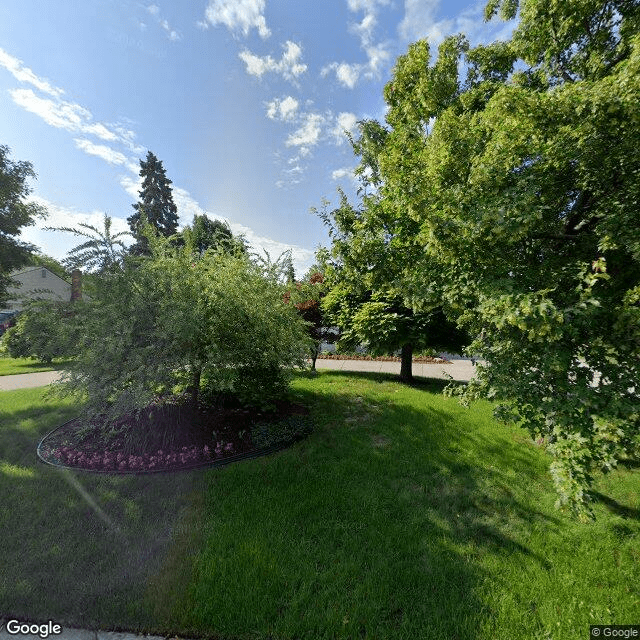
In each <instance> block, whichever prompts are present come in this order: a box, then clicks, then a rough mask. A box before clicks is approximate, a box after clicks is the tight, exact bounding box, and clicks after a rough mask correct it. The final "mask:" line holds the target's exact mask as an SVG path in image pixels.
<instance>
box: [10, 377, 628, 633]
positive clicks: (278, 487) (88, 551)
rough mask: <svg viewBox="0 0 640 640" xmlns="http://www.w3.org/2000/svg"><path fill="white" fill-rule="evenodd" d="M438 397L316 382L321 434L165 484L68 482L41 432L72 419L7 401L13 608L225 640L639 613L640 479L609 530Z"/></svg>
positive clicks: (475, 411) (605, 618) (25, 395)
mask: <svg viewBox="0 0 640 640" xmlns="http://www.w3.org/2000/svg"><path fill="white" fill-rule="evenodd" d="M441 389H442V384H441V383H439V382H427V381H423V382H419V383H417V384H415V385H414V386H412V387H407V386H403V385H401V384H400V383H399V382H397V381H396V380H395V379H394V377H393V376H389V375H384V374H353V373H345V372H337V371H327V370H324V371H321V372H319V374H318V375H317V376H310V375H308V374H304V373H300V374H297V375H296V378H295V380H294V383H293V385H292V396H293V397H294V398H295V399H297V400H298V401H299V402H302V403H304V404H307V405H308V406H309V407H310V408H311V411H312V415H313V418H314V420H315V423H316V430H315V432H314V433H313V434H312V435H311V436H310V437H309V438H308V439H307V440H305V441H303V442H300V443H298V444H296V445H294V446H293V447H292V448H290V449H288V450H286V451H283V452H280V453H278V454H275V455H271V456H269V457H265V458H258V459H255V460H250V461H245V462H242V463H237V464H234V465H230V466H228V467H223V468H220V469H211V470H205V471H197V472H190V473H179V474H173V475H166V476H146V477H145V476H141V477H129V476H123V477H114V478H111V477H107V476H93V475H89V474H82V473H63V472H61V471H58V470H56V469H53V468H50V467H45V466H43V465H41V464H36V462H35V445H36V444H37V441H38V438H39V437H40V436H41V435H42V434H44V433H46V431H47V430H49V429H50V428H52V426H54V425H55V424H59V423H61V422H63V421H64V420H66V419H68V418H69V417H71V416H72V415H73V413H74V410H73V408H72V407H71V406H70V405H69V404H67V403H64V402H60V401H57V402H56V403H53V404H51V405H47V404H43V403H42V401H41V400H40V399H39V394H40V393H41V391H40V390H28V391H19V392H4V393H2V394H0V424H1V425H2V430H1V432H0V459H1V460H2V462H1V463H0V464H1V465H2V466H1V467H0V470H1V471H2V473H1V474H0V494H1V495H3V496H7V498H4V499H3V501H2V504H1V507H0V509H2V510H1V511H0V514H1V516H0V535H1V539H2V540H3V545H4V547H5V549H6V558H7V562H5V564H4V565H3V569H2V572H3V574H4V575H2V576H0V611H2V612H4V613H8V614H10V615H16V616H29V617H30V618H31V619H34V620H47V619H54V620H57V621H62V622H63V623H65V624H67V625H69V626H91V627H101V628H113V629H129V630H138V631H146V632H151V633H157V634H167V635H168V634H178V635H182V636H186V637H211V638H214V637H215V638H223V639H231V638H246V639H249V638H252V639H264V640H266V639H267V638H274V639H275V638H282V639H284V638H290V639H293V638H300V639H302V638H309V639H312V638H314V639H315V638H354V639H361V638H371V639H374V638H376V639H377V638H380V639H386V638H407V639H409V638H411V639H414V638H425V639H436V640H437V639H442V640H444V639H447V640H449V639H453V638H456V639H468V640H475V639H487V640H490V639H491V640H493V639H501V638H504V639H505V640H506V639H512V638H513V639H519V638H521V639H522V640H525V639H526V640H530V639H532V638H540V639H542V638H545V639H547V638H556V639H558V640H565V639H573V638H575V639H581V638H585V637H587V636H588V632H589V624H598V623H600V624H603V623H617V624H629V623H633V622H637V621H638V620H639V619H640V618H639V613H640V471H639V467H638V464H637V463H628V464H626V465H624V466H621V468H620V469H619V470H617V471H616V472H614V473H613V474H611V475H609V476H607V477H602V478H599V479H598V481H597V487H596V489H597V497H598V502H597V504H596V514H597V521H596V522H595V523H594V524H580V523H578V522H576V521H575V520H573V519H571V518H570V517H568V516H566V515H563V514H562V513H560V512H558V511H556V510H555V508H554V502H555V499H556V496H555V493H554V491H553V486H552V482H551V479H550V476H549V474H548V464H549V460H548V458H547V455H546V454H545V452H544V450H542V449H541V448H539V447H537V446H535V445H534V444H533V443H532V442H530V440H529V439H528V436H527V435H526V434H525V433H524V432H523V431H522V430H521V429H519V428H517V427H506V426H504V425H501V424H498V423H497V422H495V421H494V420H493V418H492V417H491V405H490V404H489V403H478V404H476V405H472V407H471V408H470V409H465V408H464V407H461V406H460V405H459V404H458V403H457V402H456V400H454V399H449V398H444V397H443V396H442V395H441V394H440V391H441Z"/></svg>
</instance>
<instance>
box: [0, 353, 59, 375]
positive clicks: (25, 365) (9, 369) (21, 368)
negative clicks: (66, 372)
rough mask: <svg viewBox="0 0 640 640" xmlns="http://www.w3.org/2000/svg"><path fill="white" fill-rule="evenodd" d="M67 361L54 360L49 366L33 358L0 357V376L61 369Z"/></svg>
mask: <svg viewBox="0 0 640 640" xmlns="http://www.w3.org/2000/svg"><path fill="white" fill-rule="evenodd" d="M67 363H68V360H62V359H58V358H56V359H54V361H53V362H52V363H51V364H43V363H42V362H38V361H37V360H35V359H33V358H9V357H6V356H0V376H10V375H17V374H21V373H38V372H40V371H53V370H57V369H63V368H64V366H65V365H66V364H67Z"/></svg>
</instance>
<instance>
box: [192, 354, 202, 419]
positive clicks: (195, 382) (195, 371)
mask: <svg viewBox="0 0 640 640" xmlns="http://www.w3.org/2000/svg"><path fill="white" fill-rule="evenodd" d="M191 369H192V375H193V377H192V378H191V387H190V388H189V393H190V394H191V406H192V407H193V410H194V411H196V410H197V409H198V394H199V393H200V376H201V374H202V367H201V366H200V365H195V364H194V365H191Z"/></svg>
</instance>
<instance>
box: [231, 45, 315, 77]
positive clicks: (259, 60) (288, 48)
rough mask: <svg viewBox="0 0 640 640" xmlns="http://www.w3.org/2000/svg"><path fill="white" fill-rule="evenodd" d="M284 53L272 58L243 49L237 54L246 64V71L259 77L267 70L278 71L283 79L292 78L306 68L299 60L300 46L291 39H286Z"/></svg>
mask: <svg viewBox="0 0 640 640" xmlns="http://www.w3.org/2000/svg"><path fill="white" fill-rule="evenodd" d="M283 46H284V53H283V54H282V58H281V59H280V60H274V59H273V58H272V57H271V56H262V57H261V56H256V55H255V54H253V53H251V52H250V51H249V50H247V49H245V50H244V51H242V52H241V53H240V54H238V55H239V56H240V58H241V60H242V61H243V62H244V63H245V65H246V66H247V73H248V74H249V75H252V76H257V77H258V78H261V77H262V76H263V74H265V73H267V72H271V73H279V74H280V75H281V76H282V77H283V78H284V79H285V80H294V79H295V78H297V77H298V76H299V75H300V74H302V73H304V72H305V71H306V70H307V65H306V64H303V63H301V62H300V57H301V55H302V47H300V45H299V44H296V43H295V42H291V40H287V41H286V42H285V44H284V45H283Z"/></svg>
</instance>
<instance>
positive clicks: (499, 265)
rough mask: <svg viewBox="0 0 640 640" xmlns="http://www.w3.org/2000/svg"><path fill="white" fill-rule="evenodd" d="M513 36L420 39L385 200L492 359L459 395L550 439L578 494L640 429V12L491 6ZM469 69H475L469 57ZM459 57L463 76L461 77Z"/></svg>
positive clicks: (384, 152) (556, 464)
mask: <svg viewBox="0 0 640 640" xmlns="http://www.w3.org/2000/svg"><path fill="white" fill-rule="evenodd" d="M518 8H519V17H520V18H519V24H518V26H517V28H516V30H515V31H514V34H513V37H512V39H511V40H510V41H508V42H498V43H494V44H492V45H488V46H479V47H475V48H473V49H472V48H470V47H469V44H468V42H467V41H466V39H465V38H464V37H463V36H455V37H451V38H448V39H447V40H446V41H445V42H444V43H443V44H442V45H441V47H440V50H439V55H438V57H437V59H436V60H435V62H434V63H433V64H431V60H430V51H429V46H428V44H427V43H426V42H425V41H421V42H417V43H415V44H413V45H411V46H410V47H409V50H408V52H407V54H406V55H404V56H401V57H400V58H399V59H398V61H397V64H396V66H395V69H394V71H393V77H392V79H391V81H390V82H389V83H388V84H387V85H386V87H385V89H384V96H385V100H386V102H387V104H388V106H389V110H388V112H387V116H386V120H387V124H388V129H387V134H386V135H385V140H384V144H383V148H382V149H381V151H380V153H379V154H378V156H377V161H378V163H379V170H380V180H381V183H380V190H379V191H380V197H381V198H382V199H383V200H384V201H387V202H390V203H393V205H394V210H395V211H404V212H405V213H404V217H405V218H406V220H407V225H408V226H415V227H416V229H417V233H416V235H415V236H414V239H413V240H411V239H410V238H409V236H408V235H406V234H401V236H400V242H401V244H403V245H405V246H410V243H411V242H412V241H415V239H416V238H417V240H418V242H419V244H420V245H422V253H423V255H424V256H425V262H422V261H421V262H418V263H417V264H416V268H415V272H416V279H415V280H414V283H415V285H416V289H415V295H416V300H419V299H420V298H428V291H426V289H425V290H424V291H423V292H421V291H420V283H419V281H420V279H422V281H423V282H425V283H428V282H429V278H430V276H431V275H432V274H433V273H434V269H433V266H434V265H435V266H436V267H437V270H438V272H439V274H440V277H441V282H442V289H441V291H442V296H443V299H444V301H445V302H446V303H447V304H448V306H449V308H450V309H453V310H454V311H455V312H456V315H457V318H458V322H459V323H461V324H462V325H463V326H464V327H466V328H467V330H468V331H469V332H470V333H471V335H473V336H475V339H474V341H473V343H472V345H471V347H470V348H471V349H472V350H473V352H475V353H477V354H478V355H480V356H481V357H483V358H485V359H486V360H487V361H488V363H489V364H488V366H486V367H483V366H479V367H478V376H477V378H476V379H474V380H473V381H472V383H470V384H469V385H468V387H467V388H466V390H465V391H464V393H463V397H464V398H465V399H466V400H472V399H474V398H477V397H480V396H486V397H489V398H494V399H497V400H500V402H501V404H500V406H499V409H498V412H497V415H499V416H501V417H504V418H512V419H515V420H519V421H521V422H522V424H523V425H524V426H525V427H526V428H527V429H528V430H529V431H530V433H531V435H532V436H533V437H536V438H539V437H544V438H546V439H547V441H548V443H549V446H548V450H549V452H550V453H551V455H552V457H553V462H552V464H551V472H552V475H553V477H554V481H555V485H556V488H557V490H558V492H559V501H558V505H559V506H560V505H567V506H569V507H571V509H572V510H573V511H574V512H575V513H577V514H578V515H579V516H580V517H581V518H588V517H590V516H591V515H592V511H591V508H590V504H589V502H590V499H591V496H590V493H589V487H590V484H591V482H592V477H593V473H594V472H595V471H596V470H598V469H603V470H608V469H611V468H613V467H614V466H615V465H616V462H617V460H619V459H620V457H621V456H627V455H633V454H634V450H635V451H637V448H636V447H637V446H638V438H639V433H640V411H639V410H638V406H639V401H640V397H639V390H640V328H639V327H640V218H638V210H637V203H638V201H639V196H640V179H639V177H640V156H639V155H638V152H637V149H638V146H639V145H640V120H639V119H638V117H637V113H638V103H637V96H638V95H639V94H640V36H639V35H638V27H639V26H640V6H639V5H638V3H637V2H628V1H626V0H607V1H601V0H587V1H586V2H581V3H576V2H555V1H553V2H548V1H545V2H543V1H542V0H523V1H522V2H520V3H519V2H518V1H517V0H491V2H489V4H488V5H487V17H491V16H492V15H494V14H495V13H496V12H497V11H500V12H501V13H502V15H503V16H504V17H514V16H515V15H516V12H517V11H518ZM461 62H464V64H460V63H461ZM465 67H466V69H467V74H466V79H463V78H462V77H461V76H460V75H459V74H460V70H461V69H464V68H465Z"/></svg>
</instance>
